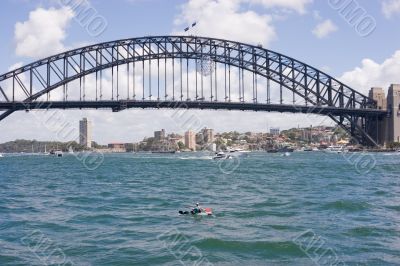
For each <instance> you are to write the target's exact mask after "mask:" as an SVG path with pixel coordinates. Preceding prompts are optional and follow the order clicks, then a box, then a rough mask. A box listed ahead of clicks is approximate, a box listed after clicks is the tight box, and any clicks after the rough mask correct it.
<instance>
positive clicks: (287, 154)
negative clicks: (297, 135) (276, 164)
mask: <svg viewBox="0 0 400 266" xmlns="http://www.w3.org/2000/svg"><path fill="white" fill-rule="evenodd" d="M281 156H282V157H289V156H290V152H285V153H284V154H282V155H281Z"/></svg>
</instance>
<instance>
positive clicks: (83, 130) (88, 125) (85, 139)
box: [79, 118, 92, 148]
mask: <svg viewBox="0 0 400 266" xmlns="http://www.w3.org/2000/svg"><path fill="white" fill-rule="evenodd" d="M79 144H80V145H82V146H84V147H86V148H91V147H92V122H91V121H89V120H88V119H87V118H83V119H82V120H81V121H79Z"/></svg>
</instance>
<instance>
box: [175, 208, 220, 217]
mask: <svg viewBox="0 0 400 266" xmlns="http://www.w3.org/2000/svg"><path fill="white" fill-rule="evenodd" d="M179 214H182V215H188V214H191V215H193V216H212V215H213V212H212V209H211V208H204V209H202V212H200V213H194V212H193V211H179Z"/></svg>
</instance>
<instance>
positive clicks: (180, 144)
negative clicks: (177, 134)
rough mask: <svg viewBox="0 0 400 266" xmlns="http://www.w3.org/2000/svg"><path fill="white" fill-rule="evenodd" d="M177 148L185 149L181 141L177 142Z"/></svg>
mask: <svg viewBox="0 0 400 266" xmlns="http://www.w3.org/2000/svg"><path fill="white" fill-rule="evenodd" d="M178 148H179V150H183V149H185V144H184V143H183V142H182V141H179V142H178Z"/></svg>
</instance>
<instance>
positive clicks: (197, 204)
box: [192, 202, 201, 214]
mask: <svg viewBox="0 0 400 266" xmlns="http://www.w3.org/2000/svg"><path fill="white" fill-rule="evenodd" d="M192 212H193V214H196V213H201V207H200V204H199V203H198V202H197V203H196V207H194V208H193V209H192Z"/></svg>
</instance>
